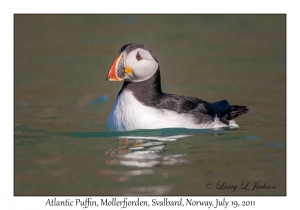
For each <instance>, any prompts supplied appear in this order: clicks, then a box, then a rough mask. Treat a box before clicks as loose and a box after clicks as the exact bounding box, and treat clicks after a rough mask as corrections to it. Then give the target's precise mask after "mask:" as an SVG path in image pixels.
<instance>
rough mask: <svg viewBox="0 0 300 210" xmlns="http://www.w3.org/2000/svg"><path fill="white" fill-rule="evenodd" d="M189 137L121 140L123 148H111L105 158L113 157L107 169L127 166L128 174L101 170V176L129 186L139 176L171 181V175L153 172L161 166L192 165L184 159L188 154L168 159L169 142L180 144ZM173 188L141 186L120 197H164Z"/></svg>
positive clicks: (121, 171) (120, 146)
mask: <svg viewBox="0 0 300 210" xmlns="http://www.w3.org/2000/svg"><path fill="white" fill-rule="evenodd" d="M186 136H188V135H177V136H168V137H161V136H160V137H151V136H147V137H142V136H120V137H119V146H118V147H117V148H110V149H108V150H107V151H106V152H105V155H108V156H110V158H111V159H110V160H107V161H106V164H107V165H123V166H126V167H128V168H127V169H128V170H104V169H100V170H99V174H100V175H102V176H107V177H109V178H110V179H111V180H112V181H115V182H127V181H129V180H131V179H132V180H135V177H137V176H151V175H152V176H153V175H156V176H157V175H158V176H161V177H164V178H167V177H168V173H163V174H157V173H158V172H157V171H156V170H153V169H152V168H153V167H154V166H159V165H178V164H185V163H188V161H187V160H185V159H184V156H186V154H173V155H164V154H163V152H164V151H165V150H166V146H167V142H169V141H176V140H177V139H179V138H183V137H186ZM170 190H171V185H156V186H137V187H129V188H128V187H126V188H124V190H123V191H122V190H121V191H118V194H120V193H121V194H124V195H164V194H167V193H168V192H170Z"/></svg>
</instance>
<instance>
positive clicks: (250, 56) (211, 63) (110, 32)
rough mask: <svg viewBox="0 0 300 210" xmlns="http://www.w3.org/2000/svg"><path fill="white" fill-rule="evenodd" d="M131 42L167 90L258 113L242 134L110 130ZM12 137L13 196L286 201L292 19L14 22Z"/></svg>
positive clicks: (40, 18) (48, 18) (244, 122)
mask: <svg viewBox="0 0 300 210" xmlns="http://www.w3.org/2000/svg"><path fill="white" fill-rule="evenodd" d="M128 43H141V44H145V45H147V46H148V47H149V48H150V49H151V50H152V51H153V52H154V54H155V55H156V56H157V58H158V61H159V64H160V69H161V75H162V89H163V91H164V92H167V93H176V94H181V95H187V96H194V97H198V98H201V99H203V100H206V101H209V102H214V101H218V100H222V99H226V100H228V101H229V102H230V103H231V104H238V105H246V106H248V107H249V108H250V112H249V113H248V114H246V115H243V116H241V117H239V118H237V122H238V124H239V125H240V128H239V129H236V130H223V131H219V132H216V131H210V130H205V131H197V132H195V131H187V130H180V129H177V130H176V129H175V130H174V129H173V130H172V129H171V130H170V129H167V130H165V129H162V130H158V131H139V132H129V133H128V132H127V133H126V132H125V133H124V132H123V133H112V132H108V131H107V130H106V127H105V123H106V119H107V117H108V115H109V112H110V109H111V108H112V105H113V103H114V100H115V98H116V96H117V94H118V91H119V90H120V88H121V86H122V83H117V82H106V81H105V79H106V76H107V73H108V70H109V68H110V66H111V64H112V62H113V61H114V59H115V58H116V57H117V55H118V51H119V49H120V48H121V47H122V46H123V45H125V44H128ZM14 131H15V134H14V176H15V177H14V193H15V195H127V194H130V195H131V194H132V195H284V194H285V193H286V185H285V184H286V174H285V170H286V16H285V15H15V16H14ZM174 135H175V136H176V137H174V138H171V137H170V136H174ZM184 135H189V136H184ZM124 136H126V138H123V137H124ZM128 136H129V137H128ZM132 136H133V137H134V138H132ZM151 136H152V137H153V136H155V138H156V139H155V138H152V139H150V140H149V138H144V137H151ZM158 137H162V138H163V140H158V139H157V138H158ZM183 137H184V138H183ZM131 138H132V139H131ZM170 139H171V140H170ZM174 139H175V140H174ZM137 148H142V151H144V152H146V151H148V152H147V154H148V156H147V155H140V154H139V155H137V153H135V152H134V151H135V150H137ZM149 151H152V152H151V153H150V152H149ZM153 151H154V153H153ZM117 154H120V155H117ZM149 154H152V156H151V155H150V156H149ZM153 155H154V156H153ZM153 161H154V162H153ZM178 167H180V169H181V170H178ZM219 180H223V181H227V183H228V184H236V185H240V183H241V182H242V181H244V180H249V181H253V182H254V181H261V183H262V184H264V183H267V184H269V185H272V186H273V185H276V189H273V190H254V191H249V190H236V191H235V192H232V191H230V190H219V189H216V188H213V189H207V188H206V183H207V181H213V182H214V183H217V181H219ZM195 186H196V187H195Z"/></svg>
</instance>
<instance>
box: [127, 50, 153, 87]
mask: <svg viewBox="0 0 300 210" xmlns="http://www.w3.org/2000/svg"><path fill="white" fill-rule="evenodd" d="M124 65H125V68H126V67H130V68H131V69H132V72H131V73H129V74H126V77H125V80H126V81H131V82H140V81H144V80H147V79H149V78H150V77H151V76H153V74H154V73H155V72H156V70H157V68H158V63H157V62H156V61H155V60H154V58H153V57H152V56H151V54H150V53H149V52H148V51H147V50H144V49H142V48H137V49H135V50H133V51H131V52H130V53H128V54H127V55H125V62H124Z"/></svg>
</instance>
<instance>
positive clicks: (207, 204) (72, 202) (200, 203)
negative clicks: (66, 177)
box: [45, 198, 255, 209]
mask: <svg viewBox="0 0 300 210" xmlns="http://www.w3.org/2000/svg"><path fill="white" fill-rule="evenodd" d="M45 206H74V207H82V208H83V209H87V208H97V207H98V208H99V207H104V206H105V207H114V208H116V207H117V208H121V209H126V208H130V207H135V206H138V207H168V206H170V207H198V208H199V207H202V208H208V209H210V208H227V207H229V206H231V207H233V208H238V207H251V206H252V207H253V206H255V201H247V200H245V201H236V200H226V199H225V198H220V199H211V200H209V199H192V198H151V199H147V198H144V199H143V198H130V199H129V198H109V199H107V198H105V199H103V198H99V199H95V198H74V199H65V200H61V199H57V198H53V199H47V201H46V204H45Z"/></svg>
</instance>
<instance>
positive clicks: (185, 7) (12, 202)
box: [0, 0, 300, 209]
mask: <svg viewBox="0 0 300 210" xmlns="http://www.w3.org/2000/svg"><path fill="white" fill-rule="evenodd" d="M293 3H294V4H293ZM297 8H298V7H297V4H296V3H295V1H269V0H268V1H261V0H260V1H258V0H255V1H253V0H252V1H240V0H239V1H238V0H235V1H189V0H186V1H178V2H175V1H172V3H171V2H169V1H164V2H163V1H158V0H151V1H147V2H144V1H141V0H135V1H119V0H118V1H116V0H114V1H61V0H60V1H58V0H55V1H46V2H45V1H28V0H27V1H20V0H18V1H4V2H1V9H0V10H1V19H0V20H1V33H0V34H1V35H0V37H1V38H0V41H1V45H0V46H1V57H0V58H1V64H2V65H1V73H0V78H1V83H0V84H1V96H2V98H1V99H2V100H1V116H2V118H1V131H2V138H1V143H2V145H1V149H2V151H1V159H0V160H1V166H2V167H1V185H0V186H1V188H0V189H1V197H2V199H1V200H2V201H1V202H0V208H1V209H2V208H3V207H5V208H3V209H17V208H18V207H19V208H20V207H21V208H22V209H24V208H25V209H27V208H28V209H43V206H44V204H45V202H46V200H47V198H48V197H14V196H13V106H14V105H13V14H14V13H139V14H140V13H151V14H152V13H164V14H165V13H197V14H198V13H202V14H203V13H287V49H288V51H287V56H288V57H287V69H288V70H287V101H288V102H289V103H287V120H288V122H287V126H288V127H287V161H288V163H287V166H288V172H287V175H288V178H287V184H288V185H287V197H284V196H283V197H276V196H275V197H265V196H263V197H226V200H238V201H242V200H255V201H256V202H257V205H256V208H257V209H265V207H268V209H270V208H272V207H273V208H274V207H275V208H276V207H281V208H286V207H288V206H297V207H298V208H299V202H298V196H297V194H298V190H299V188H298V187H299V184H298V183H299V182H298V178H299V177H300V176H299V161H298V153H299V150H298V147H297V146H298V145H299V143H298V141H299V138H298V135H297V133H296V131H297V125H298V124H297V122H296V120H298V119H299V107H298V102H299V95H300V94H299V82H298V81H299V79H300V78H299V71H300V68H299V64H298V62H297V61H298V60H299V47H300V46H299V37H300V34H299V25H300V24H299V22H300V21H299V20H300V17H299V11H298V9H297ZM49 198H51V197H49ZM59 198H63V197H59ZM72 198H76V197H72ZM81 198H82V197H81ZM131 198H134V197H131ZM142 198H145V199H146V198H147V199H150V200H151V198H150V197H149V198H148V197H142ZM221 198H223V197H195V199H198V200H199V199H200V200H207V199H209V200H215V199H221ZM95 199H99V197H98V198H97V197H95ZM170 199H175V197H170ZM248 208H249V207H248ZM51 209H52V208H51ZM80 209H81V208H80ZM228 209H230V208H228ZM293 209H295V208H293Z"/></svg>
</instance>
